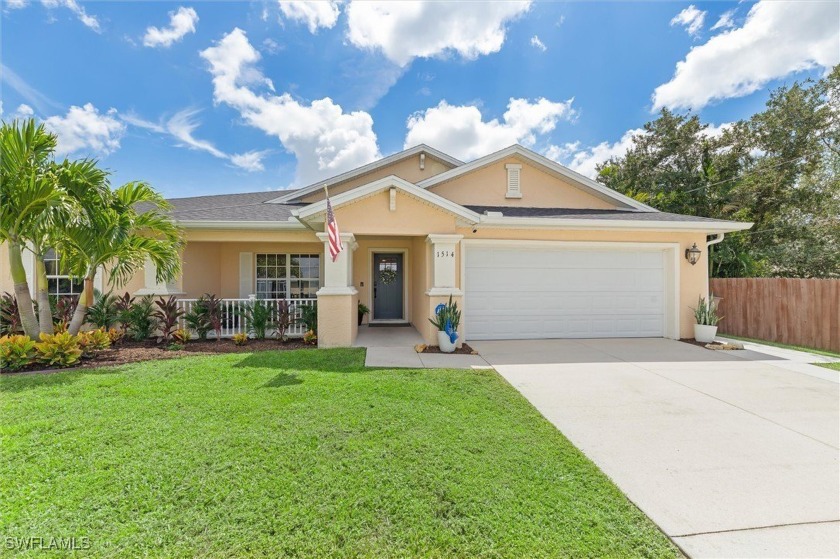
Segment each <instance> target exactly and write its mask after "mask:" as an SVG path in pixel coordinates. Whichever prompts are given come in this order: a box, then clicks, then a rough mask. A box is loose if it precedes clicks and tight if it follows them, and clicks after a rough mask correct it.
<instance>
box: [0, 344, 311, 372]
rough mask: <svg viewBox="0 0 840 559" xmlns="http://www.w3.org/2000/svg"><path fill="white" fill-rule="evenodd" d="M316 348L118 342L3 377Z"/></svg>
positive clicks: (305, 346)
mask: <svg viewBox="0 0 840 559" xmlns="http://www.w3.org/2000/svg"><path fill="white" fill-rule="evenodd" d="M315 347H317V346H315V345H312V344H305V343H303V341H301V340H289V341H287V342H285V343H282V342H279V341H277V340H248V344H247V345H244V346H238V345H235V344H234V343H233V342H232V341H231V340H226V339H222V340H221V341H218V342H217V341H215V340H204V341H202V340H196V341H190V342H187V344H186V345H184V347H183V349H173V350H169V349H166V347H165V346H163V345H159V344H156V343H155V342H154V340H148V341H145V342H133V341H122V342H120V343H119V344H118V345H115V346H112V347H111V348H109V349H106V350H103V351H101V352H99V353H98V354H97V355H96V357H94V358H92V359H82V360H81V361H80V362H79V364H77V365H74V366H73V367H64V368H61V367H44V366H43V365H41V364H35V365H32V366H30V367H26V368H24V369H20V370H18V371H3V374H20V373H54V372H58V371H73V370H77V369H97V368H99V367H116V366H118V365H125V364H126V363H139V362H141V361H155V360H160V359H177V358H179V357H188V356H192V355H213V354H219V353H251V352H254V351H272V350H273V351H286V350H290V349H313V348H315Z"/></svg>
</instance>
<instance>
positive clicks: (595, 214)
mask: <svg viewBox="0 0 840 559" xmlns="http://www.w3.org/2000/svg"><path fill="white" fill-rule="evenodd" d="M466 207H467V208H469V209H471V210H472V211H474V212H476V213H479V214H483V213H485V212H501V213H502V215H503V216H504V217H554V218H563V219H604V220H616V219H621V220H632V221H686V222H704V223H729V222H728V221H726V220H723V219H712V218H709V217H699V216H694V215H683V214H672V213H668V212H641V211H636V210H595V209H578V208H515V207H510V206H466Z"/></svg>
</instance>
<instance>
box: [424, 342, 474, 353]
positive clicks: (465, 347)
mask: <svg viewBox="0 0 840 559" xmlns="http://www.w3.org/2000/svg"><path fill="white" fill-rule="evenodd" d="M420 353H443V352H442V351H441V350H440V347H438V346H436V345H427V346H426V347H425V348H423V351H421V352H420ZM455 353H457V354H460V355H478V352H477V351H476V350H474V349H473V348H471V347H470V346H468V345H467V344H464V345H462V346H461V347H458V348H455V351H453V352H452V354H455ZM450 355H451V354H450Z"/></svg>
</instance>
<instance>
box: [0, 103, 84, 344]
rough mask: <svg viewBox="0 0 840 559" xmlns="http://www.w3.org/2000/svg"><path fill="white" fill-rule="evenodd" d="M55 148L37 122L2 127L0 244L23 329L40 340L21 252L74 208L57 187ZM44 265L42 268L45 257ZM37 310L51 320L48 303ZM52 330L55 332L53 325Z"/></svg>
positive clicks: (42, 126)
mask: <svg viewBox="0 0 840 559" xmlns="http://www.w3.org/2000/svg"><path fill="white" fill-rule="evenodd" d="M56 143H57V140H56V137H55V135H53V134H50V133H48V132H47V131H46V129H45V128H44V125H43V124H41V125H38V126H36V125H35V120H34V119H29V120H26V121H17V120H16V121H13V122H11V123H6V122H3V123H2V126H0V200H2V201H3V203H2V204H0V241H5V242H6V243H8V246H9V267H10V269H11V273H12V280H13V281H14V284H15V296H16V297H17V301H18V309H19V312H20V319H21V324H22V326H23V330H24V332H25V333H26V334H27V335H29V336H30V337H33V338H37V337H38V334H39V333H40V326H39V323H38V319H37V318H36V317H35V309H34V307H33V305H32V297H31V296H30V293H29V283H28V280H27V277H26V271H25V269H24V267H23V257H22V250H23V248H24V247H26V245H27V243H31V242H32V240H33V237H39V236H40V235H41V233H43V232H45V231H47V230H49V229H50V228H51V227H53V226H54V225H55V223H56V219H58V218H59V216H61V215H68V214H70V213H71V208H72V206H73V205H74V204H73V201H72V200H71V199H70V197H68V196H67V194H66V192H65V191H64V190H63V189H62V188H61V187H60V186H59V185H58V183H57V181H56V177H55V173H54V170H53V162H52V156H53V153H54V152H55V147H56ZM32 248H35V247H32ZM41 248H42V247H41ZM38 250H40V249H38ZM40 263H41V266H43V254H41V260H40ZM40 269H41V270H43V268H42V267H41V268H40ZM45 295H46V292H45ZM39 306H40V307H41V311H42V316H43V313H44V312H46V314H47V316H49V315H50V306H49V302H48V300H46V298H45V303H41V304H39ZM49 324H50V327H51V326H52V321H51V319H50V322H49Z"/></svg>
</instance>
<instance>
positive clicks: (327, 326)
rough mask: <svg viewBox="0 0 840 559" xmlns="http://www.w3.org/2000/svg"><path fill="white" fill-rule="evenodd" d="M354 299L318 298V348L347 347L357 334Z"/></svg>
mask: <svg viewBox="0 0 840 559" xmlns="http://www.w3.org/2000/svg"><path fill="white" fill-rule="evenodd" d="M358 331H359V328H358V317H357V306H356V297H355V296H354V295H321V296H319V297H318V347H321V348H330V347H349V346H352V345H353V342H355V341H356V335H357V334H358Z"/></svg>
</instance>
